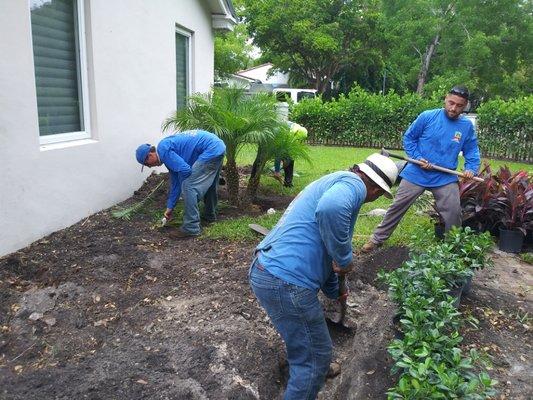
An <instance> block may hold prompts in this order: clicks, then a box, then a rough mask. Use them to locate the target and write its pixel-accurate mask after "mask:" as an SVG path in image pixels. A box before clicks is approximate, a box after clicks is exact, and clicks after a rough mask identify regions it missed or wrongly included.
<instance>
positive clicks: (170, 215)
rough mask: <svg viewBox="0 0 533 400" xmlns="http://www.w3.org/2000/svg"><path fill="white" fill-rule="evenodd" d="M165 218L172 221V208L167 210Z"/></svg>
mask: <svg viewBox="0 0 533 400" xmlns="http://www.w3.org/2000/svg"><path fill="white" fill-rule="evenodd" d="M165 218H166V219H167V221H170V220H171V219H172V208H167V209H166V210H165Z"/></svg>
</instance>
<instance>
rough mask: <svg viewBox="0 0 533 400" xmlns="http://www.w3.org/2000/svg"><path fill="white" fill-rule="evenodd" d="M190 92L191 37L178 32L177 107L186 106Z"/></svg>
mask: <svg viewBox="0 0 533 400" xmlns="http://www.w3.org/2000/svg"><path fill="white" fill-rule="evenodd" d="M188 94H189V37H188V36H185V35H182V34H181V33H179V32H176V98H177V105H176V106H177V109H178V110H179V109H181V108H184V107H185V105H186V103H187V96H188Z"/></svg>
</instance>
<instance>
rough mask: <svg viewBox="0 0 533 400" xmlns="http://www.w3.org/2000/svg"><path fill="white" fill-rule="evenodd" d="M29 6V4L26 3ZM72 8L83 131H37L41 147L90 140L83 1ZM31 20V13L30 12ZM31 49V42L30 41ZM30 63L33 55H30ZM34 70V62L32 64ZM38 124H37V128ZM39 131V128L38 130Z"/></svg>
mask: <svg viewBox="0 0 533 400" xmlns="http://www.w3.org/2000/svg"><path fill="white" fill-rule="evenodd" d="M28 4H29V6H30V7H31V3H30V2H29V1H28ZM74 6H75V7H76V14H77V15H76V24H75V26H74V28H75V30H76V32H75V38H76V44H77V46H76V47H77V49H78V54H77V57H78V60H79V70H78V71H77V72H78V88H79V91H78V92H81V93H78V96H79V100H80V102H81V113H82V116H83V128H84V129H83V131H79V132H66V133H57V134H53V135H44V136H42V135H41V133H40V131H39V144H40V145H41V146H43V145H47V144H52V143H60V142H69V141H73V140H85V139H90V138H91V130H90V121H91V116H90V115H91V114H90V108H89V84H88V74H87V45H86V39H85V0H74ZM30 19H31V12H30ZM32 48H33V40H32ZM32 61H34V60H33V54H32ZM33 65H34V68H35V61H34V62H33ZM38 125H39V124H37V126H38ZM39 129H40V128H39Z"/></svg>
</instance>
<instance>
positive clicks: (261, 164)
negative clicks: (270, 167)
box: [242, 155, 266, 206]
mask: <svg viewBox="0 0 533 400" xmlns="http://www.w3.org/2000/svg"><path fill="white" fill-rule="evenodd" d="M265 165H266V160H263V159H262V157H260V156H259V155H257V157H256V158H255V161H254V164H253V168H252V173H251V174H250V179H249V180H248V186H247V187H246V196H245V198H244V200H243V204H242V205H243V206H245V205H246V206H249V205H250V204H252V203H253V202H254V201H255V199H256V198H257V190H258V189H259V183H260V182H261V172H263V169H264V168H265Z"/></svg>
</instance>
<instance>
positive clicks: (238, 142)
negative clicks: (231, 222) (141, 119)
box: [162, 87, 280, 206]
mask: <svg viewBox="0 0 533 400" xmlns="http://www.w3.org/2000/svg"><path fill="white" fill-rule="evenodd" d="M279 124H280V122H279V120H278V115H277V112H276V100H275V98H274V97H273V96H271V95H268V94H254V95H247V94H246V93H245V91H244V90H243V89H238V88H231V87H230V88H216V89H214V91H213V92H212V93H209V94H206V95H203V94H197V95H194V96H191V97H190V98H189V103H188V106H187V107H186V108H184V109H182V110H178V111H176V113H175V114H174V115H172V116H170V117H169V118H167V119H166V120H165V121H164V122H163V126H162V128H163V130H165V131H166V130H169V129H174V130H186V129H205V130H207V131H209V132H213V133H215V134H217V135H218V136H219V137H220V138H221V139H222V140H223V141H224V143H225V145H226V178H227V182H228V194H229V201H230V204H232V205H234V206H238V205H239V204H240V203H241V201H240V198H239V171H238V169H237V155H238V154H239V151H240V150H241V148H242V146H244V145H245V144H250V143H252V144H258V143H262V142H266V141H268V139H270V138H273V137H274V134H275V131H276V129H277V128H278V127H279Z"/></svg>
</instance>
